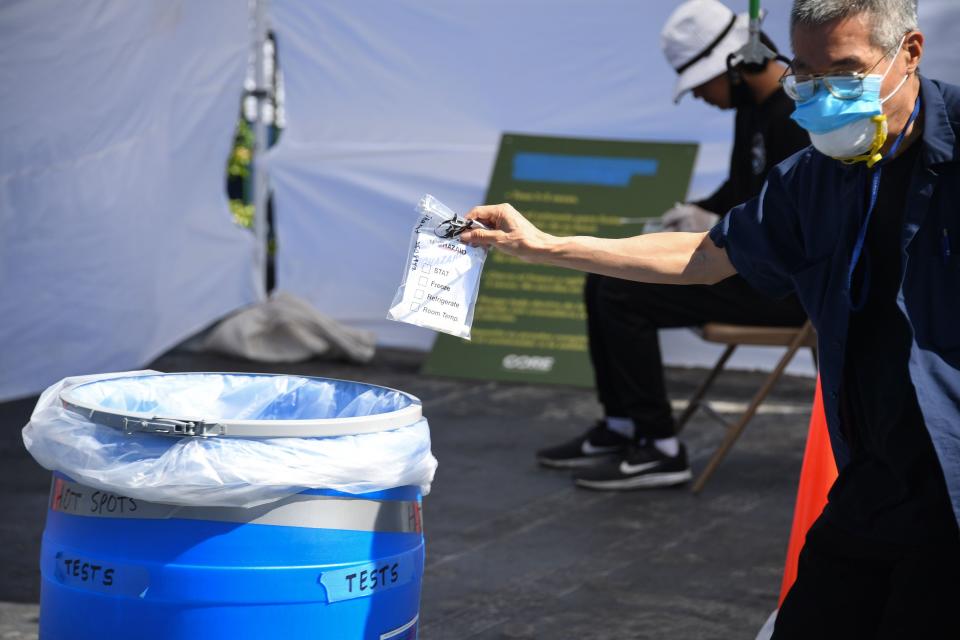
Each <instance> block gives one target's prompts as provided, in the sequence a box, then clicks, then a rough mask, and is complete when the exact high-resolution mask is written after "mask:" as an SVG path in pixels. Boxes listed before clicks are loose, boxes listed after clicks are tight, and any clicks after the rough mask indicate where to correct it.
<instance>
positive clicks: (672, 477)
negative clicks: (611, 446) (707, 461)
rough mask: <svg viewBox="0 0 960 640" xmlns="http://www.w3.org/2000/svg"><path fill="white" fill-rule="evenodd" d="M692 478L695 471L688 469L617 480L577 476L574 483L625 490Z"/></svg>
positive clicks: (595, 487) (659, 485)
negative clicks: (588, 478) (589, 478)
mask: <svg viewBox="0 0 960 640" xmlns="http://www.w3.org/2000/svg"><path fill="white" fill-rule="evenodd" d="M692 478H693V473H691V472H690V470H689V469H687V470H686V471H673V472H670V473H650V474H646V475H638V476H634V477H632V478H618V479H616V480H587V479H584V478H577V479H575V480H574V483H575V484H576V485H577V486H578V487H585V488H587V489H597V490H599V491H623V490H629V489H649V488H652V487H672V486H674V485H678V484H683V483H685V482H689V481H690V480H691V479H692Z"/></svg>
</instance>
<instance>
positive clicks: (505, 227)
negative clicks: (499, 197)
mask: <svg viewBox="0 0 960 640" xmlns="http://www.w3.org/2000/svg"><path fill="white" fill-rule="evenodd" d="M466 218H467V220H476V221H478V222H482V223H483V224H484V226H486V227H487V229H469V230H467V231H464V232H463V233H461V234H460V240H462V241H463V242H465V243H467V244H470V245H472V246H475V247H496V248H497V249H499V250H500V251H503V252H504V253H507V254H509V255H512V256H516V257H517V258H520V259H522V260H527V261H529V262H538V261H539V260H537V255H538V254H540V253H542V252H543V251H544V250H546V249H547V248H548V246H549V245H550V243H551V241H552V240H555V238H554V237H553V236H551V235H549V234H547V233H544V232H543V231H540V229H537V228H536V227H535V226H534V225H533V223H532V222H530V221H529V220H527V219H526V218H524V217H523V215H521V214H520V212H519V211H517V210H516V209H514V208H513V207H512V206H511V205H509V204H493V205H487V206H482V207H474V208H473V209H471V210H470V212H469V213H467V215H466Z"/></svg>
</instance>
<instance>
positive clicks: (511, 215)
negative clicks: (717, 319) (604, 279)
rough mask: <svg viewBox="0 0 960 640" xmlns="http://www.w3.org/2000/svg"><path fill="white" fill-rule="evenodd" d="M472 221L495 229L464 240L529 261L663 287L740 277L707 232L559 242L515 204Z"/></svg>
mask: <svg viewBox="0 0 960 640" xmlns="http://www.w3.org/2000/svg"><path fill="white" fill-rule="evenodd" d="M467 218H468V219H471V220H478V221H480V222H482V223H483V224H484V225H486V226H487V227H489V229H487V230H484V229H471V230H469V231H465V232H464V233H463V234H462V235H461V236H460V238H461V240H463V242H466V243H468V244H472V245H475V246H487V247H496V248H497V249H499V250H501V251H503V252H504V253H507V254H510V255H512V256H516V257H518V258H520V259H521V260H526V261H527V262H535V263H540V264H549V265H553V266H557V267H566V268H568V269H577V270H579V271H589V272H591V273H599V274H601V275H605V276H612V277H614V278H622V279H624V280H636V281H638V282H653V283H661V284H714V283H716V282H720V281H721V280H723V279H725V278H728V277H730V276H732V275H734V274H735V273H736V269H734V268H733V265H732V264H731V263H730V260H729V259H728V258H727V252H726V251H725V250H724V249H720V248H719V247H717V246H716V245H715V244H713V241H711V240H710V238H709V237H707V234H706V233H651V234H646V235H642V236H634V237H632V238H618V239H607V238H594V237H591V236H568V237H557V236H552V235H550V234H548V233H544V232H543V231H541V230H540V229H538V228H536V227H535V226H534V225H533V223H531V222H530V221H529V220H527V219H526V218H524V217H523V216H522V215H521V214H520V213H519V212H518V211H517V210H516V209H514V208H513V207H512V206H511V205H509V204H496V205H488V206H483V207H476V208H474V209H473V210H471V211H470V213H468V214H467Z"/></svg>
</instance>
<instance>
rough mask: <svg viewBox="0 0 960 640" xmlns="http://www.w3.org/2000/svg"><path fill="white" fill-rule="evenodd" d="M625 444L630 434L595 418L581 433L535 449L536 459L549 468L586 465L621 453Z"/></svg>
mask: <svg viewBox="0 0 960 640" xmlns="http://www.w3.org/2000/svg"><path fill="white" fill-rule="evenodd" d="M629 445H630V438H627V437H626V436H623V435H620V434H619V433H617V432H616V431H611V430H610V429H608V428H607V423H606V422H604V421H603V420H599V421H597V424H596V425H594V426H593V427H592V428H591V429H590V430H589V431H587V432H586V433H585V434H583V435H582V436H579V437H577V438H574V439H573V440H570V441H569V442H565V443H563V444H561V445H557V446H555V447H549V448H547V449H540V451H537V462H539V463H540V464H542V465H543V466H545V467H551V468H553V469H572V468H577V467H590V466H594V465H597V464H603V463H604V462H610V461H612V460H616V459H619V458H621V457H623V455H624V454H626V452H627V447H628V446H629Z"/></svg>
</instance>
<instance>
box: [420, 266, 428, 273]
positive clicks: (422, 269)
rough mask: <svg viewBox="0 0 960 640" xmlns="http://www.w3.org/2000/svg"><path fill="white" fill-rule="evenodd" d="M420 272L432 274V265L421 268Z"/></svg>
mask: <svg viewBox="0 0 960 640" xmlns="http://www.w3.org/2000/svg"><path fill="white" fill-rule="evenodd" d="M420 271H423V272H424V273H430V265H429V264H424V265H423V266H421V267H420Z"/></svg>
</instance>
